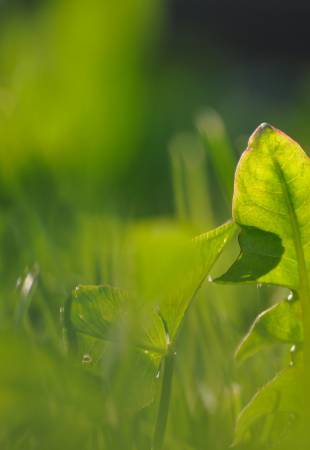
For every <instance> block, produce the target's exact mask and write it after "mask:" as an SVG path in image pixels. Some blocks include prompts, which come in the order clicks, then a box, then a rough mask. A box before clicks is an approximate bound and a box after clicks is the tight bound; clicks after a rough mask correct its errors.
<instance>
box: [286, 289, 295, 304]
mask: <svg viewBox="0 0 310 450" xmlns="http://www.w3.org/2000/svg"><path fill="white" fill-rule="evenodd" d="M293 298H294V294H293V292H292V291H291V292H290V293H289V294H288V296H287V299H288V301H289V302H290V301H292V300H293Z"/></svg>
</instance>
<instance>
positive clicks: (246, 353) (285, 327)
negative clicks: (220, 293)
mask: <svg viewBox="0 0 310 450" xmlns="http://www.w3.org/2000/svg"><path fill="white" fill-rule="evenodd" d="M277 342H283V343H292V344H296V343H301V342H303V327H302V320H301V308H300V301H298V300H294V301H290V300H284V301H282V302H280V303H277V304H276V305H274V306H272V307H271V308H269V309H267V310H266V311H264V312H262V313H261V314H260V315H259V316H258V317H257V318H256V320H255V322H254V323H253V325H252V326H251V328H250V330H249V332H248V333H247V335H246V336H245V337H244V339H243V340H242V342H241V344H240V345H239V347H238V349H237V351H236V359H237V361H239V362H241V361H244V360H245V359H247V358H249V357H250V356H252V355H254V354H255V353H256V352H258V351H259V350H262V349H264V348H266V347H268V346H270V345H272V344H274V343H277Z"/></svg>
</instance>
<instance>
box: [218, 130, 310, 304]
mask: <svg viewBox="0 0 310 450" xmlns="http://www.w3.org/2000/svg"><path fill="white" fill-rule="evenodd" d="M309 204H310V161H309V158H308V156H307V155H306V154H305V152H304V151H303V150H302V149H301V147H300V146H299V145H298V144H297V143H296V142H294V141H293V140H292V139H290V138H289V137H288V136H286V135H285V134H284V133H282V132H281V131H279V130H277V129H275V128H273V127H272V126H270V125H267V124H262V125H261V126H260V127H258V128H257V130H256V131H255V132H254V134H253V135H252V136H251V138H250V140H249V145H248V148H247V149H246V151H245V152H244V153H243V155H242V157H241V159H240V162H239V164H238V168H237V171H236V177H235V190H234V198H233V218H234V220H235V222H236V223H237V224H238V225H239V226H240V227H241V229H242V232H241V234H240V238H239V240H240V246H241V254H240V256H239V258H238V259H237V261H236V262H235V263H234V264H233V266H232V267H231V268H230V269H229V270H228V272H227V273H226V274H224V275H223V276H222V277H221V278H219V281H222V282H242V283H244V282H259V283H267V284H276V285H282V286H287V287H289V288H290V289H295V290H302V291H303V296H307V297H309V269H310V208H309ZM308 300H309V301H310V299H309V298H308Z"/></svg>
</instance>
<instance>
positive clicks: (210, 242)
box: [160, 222, 237, 342]
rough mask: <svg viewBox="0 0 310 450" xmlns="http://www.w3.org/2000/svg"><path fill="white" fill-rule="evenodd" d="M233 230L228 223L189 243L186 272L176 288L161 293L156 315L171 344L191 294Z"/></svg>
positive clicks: (234, 227) (205, 274)
mask: <svg viewBox="0 0 310 450" xmlns="http://www.w3.org/2000/svg"><path fill="white" fill-rule="evenodd" d="M236 230H237V227H236V225H235V224H234V223H232V222H228V223H226V224H224V225H222V226H220V227H218V228H216V229H214V230H211V231H209V232H207V233H203V234H201V235H199V236H197V237H196V238H194V240H193V241H192V246H193V251H192V252H191V253H188V254H190V256H191V259H190V260H188V263H187V266H188V269H187V270H186V271H184V273H183V276H182V278H180V282H179V285H178V286H176V287H174V288H173V289H172V290H171V291H170V292H167V293H165V295H164V296H163V299H162V301H161V303H160V313H161V316H162V318H163V320H164V322H165V324H166V327H167V331H168V334H169V337H170V340H171V341H172V342H173V341H174V340H175V339H176V337H177V334H178V331H179V329H180V325H181V324H182V321H183V319H184V317H185V315H186V312H187V310H188V309H189V307H190V305H191V302H192V300H193V298H194V297H195V294H196V293H197V291H198V289H199V288H200V286H201V285H202V283H203V281H204V280H205V278H206V277H207V276H208V274H209V273H210V271H211V269H212V267H213V266H214V264H215V262H216V261H217V259H218V258H219V256H220V254H221V253H222V251H223V249H224V247H225V245H226V244H227V243H228V242H229V240H230V239H231V238H232V237H233V236H234V234H235V233H236Z"/></svg>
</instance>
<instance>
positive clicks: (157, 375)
mask: <svg viewBox="0 0 310 450" xmlns="http://www.w3.org/2000/svg"><path fill="white" fill-rule="evenodd" d="M159 377H160V370H159V371H158V372H157V374H156V378H157V379H158V378H159Z"/></svg>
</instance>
